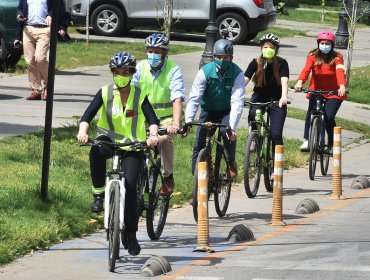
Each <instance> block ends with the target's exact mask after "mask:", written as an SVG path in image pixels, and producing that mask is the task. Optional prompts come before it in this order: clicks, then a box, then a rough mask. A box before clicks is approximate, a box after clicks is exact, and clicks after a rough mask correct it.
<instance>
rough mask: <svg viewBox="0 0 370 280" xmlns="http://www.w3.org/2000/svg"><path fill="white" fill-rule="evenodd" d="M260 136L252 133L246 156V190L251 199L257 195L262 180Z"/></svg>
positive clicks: (254, 132) (248, 140) (249, 137)
mask: <svg viewBox="0 0 370 280" xmlns="http://www.w3.org/2000/svg"><path fill="white" fill-rule="evenodd" d="M259 155H260V144H259V134H258V132H257V131H252V132H251V133H250V134H249V136H248V139H247V146H246V148H245V155H244V189H245V193H246V194H247V196H248V197H249V198H253V197H255V196H256V195H257V192H258V187H259V184H260V178H261V165H260V158H259Z"/></svg>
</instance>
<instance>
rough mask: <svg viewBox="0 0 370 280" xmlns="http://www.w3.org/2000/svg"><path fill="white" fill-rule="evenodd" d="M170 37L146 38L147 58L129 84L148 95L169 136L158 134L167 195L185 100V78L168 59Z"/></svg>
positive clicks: (170, 190) (155, 34) (151, 36)
mask: <svg viewBox="0 0 370 280" xmlns="http://www.w3.org/2000/svg"><path fill="white" fill-rule="evenodd" d="M168 45H169V40H168V38H167V37H166V36H164V35H163V34H159V33H154V34H151V35H150V36H148V37H147V38H146V39H145V46H146V47H147V59H145V60H143V61H141V62H140V63H139V64H138V65H137V71H136V73H135V75H134V77H133V79H132V84H134V85H137V86H139V87H140V89H141V90H142V91H143V92H144V93H146V94H148V97H149V101H150V103H151V104H152V106H153V108H154V111H155V113H156V115H157V117H158V118H159V120H160V125H161V126H163V127H167V132H168V134H169V135H163V136H159V150H160V153H161V164H162V168H163V174H162V175H163V184H162V188H161V194H162V195H165V196H170V195H171V194H172V192H173V188H174V186H175V181H174V178H173V162H174V145H173V140H172V138H173V137H174V135H175V134H177V132H178V130H179V129H180V125H181V115H182V103H183V101H184V100H185V93H184V92H185V88H184V78H183V75H182V72H181V69H180V67H179V66H178V65H177V64H176V63H175V62H174V61H172V60H169V59H167V55H168Z"/></svg>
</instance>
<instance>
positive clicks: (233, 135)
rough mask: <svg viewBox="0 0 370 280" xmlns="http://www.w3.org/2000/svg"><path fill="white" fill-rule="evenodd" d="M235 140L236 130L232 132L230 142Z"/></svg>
mask: <svg viewBox="0 0 370 280" xmlns="http://www.w3.org/2000/svg"><path fill="white" fill-rule="evenodd" d="M235 140H236V132H235V131H234V130H231V134H230V141H235Z"/></svg>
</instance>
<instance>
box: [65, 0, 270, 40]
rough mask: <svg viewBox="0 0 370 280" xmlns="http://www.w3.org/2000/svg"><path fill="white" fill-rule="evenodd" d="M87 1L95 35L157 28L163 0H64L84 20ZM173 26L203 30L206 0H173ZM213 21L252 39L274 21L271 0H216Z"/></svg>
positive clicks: (76, 17) (230, 33)
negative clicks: (144, 27) (215, 18)
mask: <svg viewBox="0 0 370 280" xmlns="http://www.w3.org/2000/svg"><path fill="white" fill-rule="evenodd" d="M89 1H90V13H89V14H90V24H91V26H92V28H93V30H94V32H95V33H96V34H98V35H105V36H117V35H120V34H122V33H123V32H125V31H128V30H130V29H132V28H134V27H137V26H141V27H142V26H151V27H153V26H154V27H158V29H160V23H159V21H158V19H160V18H163V7H164V2H165V0H67V7H68V9H69V12H70V13H71V16H72V21H73V23H85V22H86V15H87V7H88V3H89ZM173 5H174V7H173V19H174V20H176V19H179V20H178V22H176V24H175V26H174V27H176V28H182V29H185V30H201V31H204V29H205V27H206V26H207V24H208V18H209V6H210V1H208V0H175V1H173ZM216 17H217V20H216V24H217V26H218V27H219V30H220V32H221V31H222V30H226V31H228V37H227V38H228V39H229V40H231V41H232V42H233V43H242V42H244V41H249V40H252V39H253V38H255V37H256V35H257V33H258V32H260V31H263V30H265V29H267V28H268V27H269V26H271V25H273V24H274V23H275V18H276V9H275V7H274V5H273V0H218V1H217V11H216Z"/></svg>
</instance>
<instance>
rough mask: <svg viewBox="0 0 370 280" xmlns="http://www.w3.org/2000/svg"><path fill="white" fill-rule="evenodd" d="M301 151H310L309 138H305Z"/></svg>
mask: <svg viewBox="0 0 370 280" xmlns="http://www.w3.org/2000/svg"><path fill="white" fill-rule="evenodd" d="M300 149H301V152H308V151H309V147H308V140H306V139H305V140H304V141H303V143H302V146H301V148H300Z"/></svg>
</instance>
